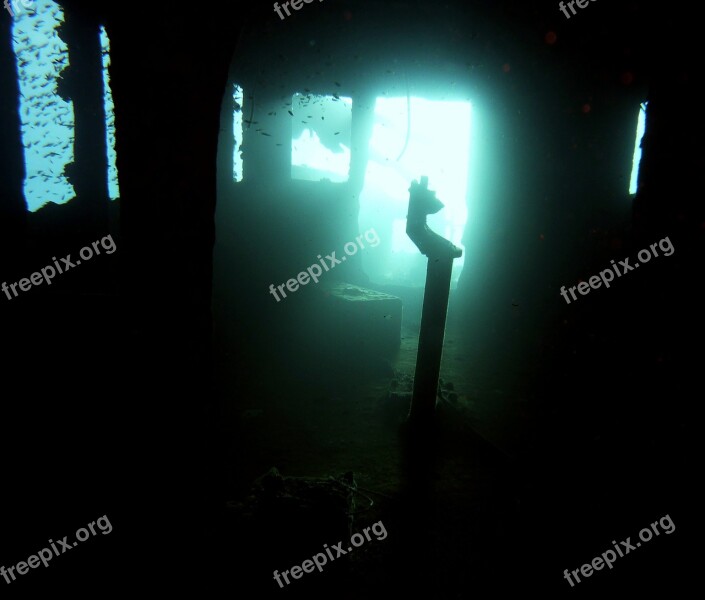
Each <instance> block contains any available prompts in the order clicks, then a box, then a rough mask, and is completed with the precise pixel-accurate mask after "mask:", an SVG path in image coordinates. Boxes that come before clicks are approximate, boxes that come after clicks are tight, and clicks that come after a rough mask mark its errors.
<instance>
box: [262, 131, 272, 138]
mask: <svg viewBox="0 0 705 600" xmlns="http://www.w3.org/2000/svg"><path fill="white" fill-rule="evenodd" d="M262 135H266V136H267V137H272V135H271V134H269V133H265V132H264V131H263V132H262Z"/></svg>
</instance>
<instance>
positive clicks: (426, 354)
mask: <svg viewBox="0 0 705 600" xmlns="http://www.w3.org/2000/svg"><path fill="white" fill-rule="evenodd" d="M409 192H410V195H409V214H408V215H407V220H406V233H407V235H408V236H409V237H410V238H411V241H413V242H414V244H416V246H417V247H418V249H419V250H420V251H421V253H422V254H425V255H426V256H427V257H428V266H427V269H426V288H425V290H424V299H423V312H422V315H421V331H420V332H419V348H418V352H417V354H416V372H415V375H414V392H413V396H412V399H411V408H410V410H409V420H410V421H412V422H414V423H420V422H424V421H427V420H428V419H430V418H432V417H433V415H434V413H435V410H436V399H437V397H438V376H439V374H440V370H441V357H442V355H443V338H444V336H445V326H446V316H447V314H448V297H449V295H450V278H451V273H452V270H453V261H454V260H455V259H456V258H459V257H460V256H462V254H463V253H462V250H461V249H460V248H458V247H456V246H454V245H453V244H452V243H451V242H450V241H449V240H446V239H445V238H442V237H441V236H439V235H438V234H436V233H434V232H433V231H431V230H430V229H429V228H428V225H427V224H426V217H427V216H428V215H429V214H434V213H437V212H438V211H439V210H441V209H442V208H443V204H442V203H441V202H440V201H439V200H438V199H437V198H436V195H435V192H431V191H429V189H428V178H427V177H422V178H421V182H420V183H417V182H415V181H414V182H412V184H411V187H410V188H409Z"/></svg>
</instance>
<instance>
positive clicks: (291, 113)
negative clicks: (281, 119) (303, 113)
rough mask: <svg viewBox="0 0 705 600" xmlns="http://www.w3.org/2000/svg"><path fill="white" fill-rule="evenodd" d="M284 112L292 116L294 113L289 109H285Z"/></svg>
mask: <svg viewBox="0 0 705 600" xmlns="http://www.w3.org/2000/svg"><path fill="white" fill-rule="evenodd" d="M286 112H288V113H289V114H290V115H291V116H292V117H293V116H294V113H293V112H291V111H290V110H287V111H286Z"/></svg>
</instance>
